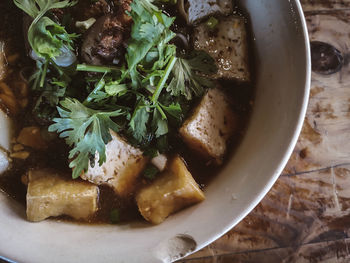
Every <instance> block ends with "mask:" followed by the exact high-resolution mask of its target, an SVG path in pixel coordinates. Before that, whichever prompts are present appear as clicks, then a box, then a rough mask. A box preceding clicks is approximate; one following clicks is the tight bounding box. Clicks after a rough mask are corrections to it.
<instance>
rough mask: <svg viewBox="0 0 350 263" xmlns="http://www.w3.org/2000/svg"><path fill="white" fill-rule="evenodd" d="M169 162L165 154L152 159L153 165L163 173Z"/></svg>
mask: <svg viewBox="0 0 350 263" xmlns="http://www.w3.org/2000/svg"><path fill="white" fill-rule="evenodd" d="M167 162H168V158H167V157H166V155H165V154H158V155H157V156H156V157H154V158H152V160H151V163H152V164H153V165H154V166H155V167H157V169H158V170H159V171H161V172H163V171H164V169H165V167H166V164H167Z"/></svg>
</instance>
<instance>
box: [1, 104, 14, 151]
mask: <svg viewBox="0 0 350 263" xmlns="http://www.w3.org/2000/svg"><path fill="white" fill-rule="evenodd" d="M11 138H12V121H11V119H10V118H9V116H8V115H7V114H6V113H4V112H3V111H2V110H1V109H0V148H2V149H4V150H6V151H10V143H11Z"/></svg>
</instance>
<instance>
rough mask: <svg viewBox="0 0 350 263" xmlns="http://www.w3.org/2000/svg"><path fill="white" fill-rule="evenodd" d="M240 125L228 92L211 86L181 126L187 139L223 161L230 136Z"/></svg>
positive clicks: (204, 152)
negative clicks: (226, 93)
mask: <svg viewBox="0 0 350 263" xmlns="http://www.w3.org/2000/svg"><path fill="white" fill-rule="evenodd" d="M236 126H237V116H236V114H235V113H234V112H233V110H232V109H231V105H230V103H229V101H228V100H227V96H226V95H225V94H224V93H223V92H222V91H221V90H220V89H219V88H214V89H210V90H209V91H208V93H207V94H206V95H204V97H203V98H202V100H201V102H200V104H199V105H198V106H197V108H196V109H195V110H194V113H193V114H192V116H191V117H190V118H189V119H187V120H186V121H185V122H184V124H183V125H182V127H181V128H180V135H181V137H182V139H183V140H184V141H185V143H186V144H187V145H188V146H189V147H190V148H191V149H193V150H195V151H197V152H198V153H200V154H201V155H202V156H203V157H206V158H207V159H215V160H216V161H217V163H220V162H221V159H222V157H223V155H224V154H225V152H226V144H227V141H228V139H229V138H230V137H231V136H232V135H233V133H234V131H235V128H236Z"/></svg>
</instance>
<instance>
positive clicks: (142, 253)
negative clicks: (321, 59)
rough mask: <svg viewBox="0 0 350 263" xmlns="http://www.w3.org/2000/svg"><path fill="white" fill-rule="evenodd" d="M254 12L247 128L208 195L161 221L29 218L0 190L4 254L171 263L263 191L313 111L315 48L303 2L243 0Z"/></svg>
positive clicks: (28, 258)
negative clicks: (253, 86)
mask: <svg viewBox="0 0 350 263" xmlns="http://www.w3.org/2000/svg"><path fill="white" fill-rule="evenodd" d="M240 3H241V5H242V7H243V8H244V9H245V10H247V11H248V12H249V14H250V16H251V21H252V26H253V32H254V35H255V39H256V50H257V61H256V67H257V69H258V74H257V75H258V76H257V94H256V102H255V107H254V111H253V115H252V119H251V123H250V125H249V128H248V131H247V133H246V135H245V137H244V139H243V142H242V143H241V144H240V146H239V149H238V150H237V152H236V154H235V155H234V156H233V158H232V160H231V161H230V163H229V164H228V165H227V166H226V167H225V169H224V170H223V171H222V172H221V173H220V174H219V175H218V176H217V177H216V178H215V180H213V182H212V183H211V184H210V185H209V186H208V187H207V188H206V190H205V194H206V197H207V199H206V201H204V202H203V203H201V204H199V205H197V206H193V207H191V208H189V209H186V210H184V211H182V212H180V213H178V214H176V215H174V216H172V217H170V218H168V219H167V220H166V221H165V222H164V223H163V224H161V225H158V226H149V225H145V224H142V223H133V224H128V225H122V226H84V225H75V224H67V223H60V222H56V221H45V222H41V223H29V222H27V221H26V220H25V214H24V213H25V212H24V209H23V208H22V207H20V206H19V205H18V204H16V203H15V202H14V201H12V200H11V199H10V198H8V197H6V196H5V195H3V194H1V193H0V255H1V256H4V257H7V258H10V259H12V260H15V261H18V262H27V263H30V262H35V263H41V262H45V263H48V262H66V263H68V262H118V263H119V262H128V263H132V262H146V263H147V262H152V263H157V262H170V261H171V260H174V259H176V258H179V257H181V256H184V255H186V254H188V253H190V252H193V251H195V250H198V249H200V248H202V247H204V246H206V245H208V244H209V243H210V242H212V241H214V240H215V239H217V238H219V237H220V236H221V235H223V234H224V233H225V232H227V231H228V230H229V229H230V228H232V227H233V226H235V225H236V224H237V223H238V222H239V221H240V220H242V218H243V217H245V216H246V215H247V214H248V213H249V212H250V211H251V210H252V209H253V208H254V207H255V206H256V205H257V204H258V202H259V201H260V200H261V199H262V198H263V197H264V195H265V194H266V193H267V192H268V191H269V189H270V188H271V187H272V185H273V183H274V182H275V181H276V179H277V178H278V176H279V174H280V173H281V171H282V169H283V167H284V166H285V164H286V162H287V160H288V158H289V156H290V154H291V152H292V150H293V147H294V145H295V143H296V141H297V137H298V135H299V133H300V130H301V127H302V123H303V118H304V115H305V112H306V106H307V100H308V93H309V82H310V54H309V47H308V37H307V30H306V25H305V21H304V18H303V15H302V10H301V7H300V4H299V2H298V1H297V0H240Z"/></svg>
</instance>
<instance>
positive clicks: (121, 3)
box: [113, 0, 132, 25]
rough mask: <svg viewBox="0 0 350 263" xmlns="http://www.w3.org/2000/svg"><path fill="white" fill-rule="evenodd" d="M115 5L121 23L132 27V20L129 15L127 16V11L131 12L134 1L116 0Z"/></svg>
mask: <svg viewBox="0 0 350 263" xmlns="http://www.w3.org/2000/svg"><path fill="white" fill-rule="evenodd" d="M113 2H114V5H115V6H116V7H117V8H118V12H117V16H118V19H119V21H120V22H121V23H122V24H123V25H130V24H131V22H132V19H131V17H130V16H129V15H127V14H126V11H128V12H130V11H131V6H130V5H131V3H132V0H114V1H113Z"/></svg>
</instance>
